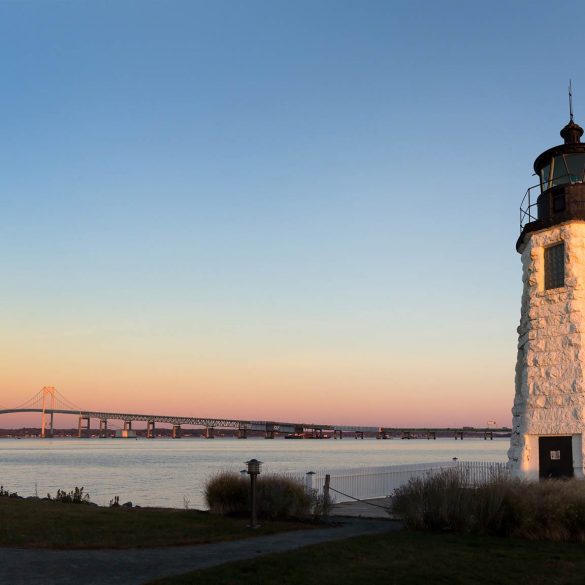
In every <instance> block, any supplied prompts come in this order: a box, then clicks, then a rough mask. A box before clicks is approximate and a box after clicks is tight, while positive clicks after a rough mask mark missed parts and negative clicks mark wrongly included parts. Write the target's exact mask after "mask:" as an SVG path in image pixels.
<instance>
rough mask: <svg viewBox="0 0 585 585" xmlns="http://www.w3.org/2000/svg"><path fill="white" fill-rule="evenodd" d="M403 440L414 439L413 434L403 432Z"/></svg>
mask: <svg viewBox="0 0 585 585" xmlns="http://www.w3.org/2000/svg"><path fill="white" fill-rule="evenodd" d="M400 438H401V439H407V440H409V439H412V433H411V432H410V431H402V435H401V437H400Z"/></svg>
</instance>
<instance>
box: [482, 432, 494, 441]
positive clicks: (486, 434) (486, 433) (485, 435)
mask: <svg viewBox="0 0 585 585" xmlns="http://www.w3.org/2000/svg"><path fill="white" fill-rule="evenodd" d="M488 437H489V438H490V441H493V440H494V433H493V431H485V432H484V434H483V440H484V441H487V438H488Z"/></svg>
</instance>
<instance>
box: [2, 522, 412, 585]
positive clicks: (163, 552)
mask: <svg viewBox="0 0 585 585" xmlns="http://www.w3.org/2000/svg"><path fill="white" fill-rule="evenodd" d="M339 520H340V522H341V523H342V524H341V526H336V527H328V528H322V529H312V530H297V531H292V532H282V533H280V534H272V535H269V536H261V537H257V538H248V539H245V540H236V541H231V542H220V543H217V544H203V545H198V546H181V547H177V546H173V547H166V548H148V549H130V550H46V549H15V548H0V585H80V584H82V585H116V584H124V585H144V583H147V582H148V581H152V580H154V579H157V578H161V577H167V576H170V575H179V574H181V573H186V572H188V571H193V570H195V569H205V568H207V567H213V566H215V565H221V564H222V563H227V562H231V561H239V560H244V559H253V558H256V557H259V556H261V555H266V554H269V553H276V552H284V551H289V550H294V549H296V548H301V547H303V546H307V545H310V544H319V543H322V542H329V541H334V540H342V539H345V538H350V537H352V536H360V535H363V534H381V533H384V532H391V531H394V530H398V529H399V528H400V524H399V523H397V522H391V521H388V520H370V519H353V518H351V519H350V518H345V519H339Z"/></svg>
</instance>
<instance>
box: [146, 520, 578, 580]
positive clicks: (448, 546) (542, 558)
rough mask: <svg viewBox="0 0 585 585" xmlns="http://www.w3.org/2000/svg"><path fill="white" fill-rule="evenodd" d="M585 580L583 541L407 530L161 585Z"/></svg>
mask: <svg viewBox="0 0 585 585" xmlns="http://www.w3.org/2000/svg"><path fill="white" fill-rule="evenodd" d="M584 582H585V546H584V545H583V544H580V543H557V542H543V541H537V542H535V541H527V540H519V539H511V538H495V537H481V536H464V535H459V534H432V533H417V532H407V531H403V532H396V533H392V534H389V535H384V536H364V537H359V538H354V539H350V540H345V541H342V542H336V543H329V544H323V545H316V546H310V547H306V548H304V549H301V550H298V551H294V552H291V553H281V554H274V555H269V556H266V557H263V558H261V559H258V560H254V561H242V562H237V563H230V564H227V565H223V566H220V567H217V568H214V569H207V570H205V571H195V572H193V573H190V574H188V575H184V576H181V577H174V578H167V579H163V580H161V581H156V582H155V583H156V585H189V584H195V583H198V584H200V583H205V585H216V584H222V585H226V584H232V583H234V584H236V583H237V584H238V585H247V584H250V585H251V584H254V585H258V584H262V585H298V584H299V583H302V584H303V585H313V584H314V585H322V584H323V583H352V584H361V583H364V584H367V585H372V584H375V583H383V584H384V585H394V584H396V585H441V584H445V585H470V584H473V585H518V584H525V583H530V585H569V584H582V583H584Z"/></svg>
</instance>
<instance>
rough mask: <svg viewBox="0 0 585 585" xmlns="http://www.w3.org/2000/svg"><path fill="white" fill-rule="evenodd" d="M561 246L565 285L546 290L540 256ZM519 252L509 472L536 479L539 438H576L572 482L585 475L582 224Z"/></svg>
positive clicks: (540, 237)
mask: <svg viewBox="0 0 585 585" xmlns="http://www.w3.org/2000/svg"><path fill="white" fill-rule="evenodd" d="M561 242H564V244H565V286H564V287H563V288H558V289H552V290H544V249H545V248H546V247H548V246H553V245H555V244H558V243H561ZM521 253H522V268H523V274H522V280H523V284H524V289H523V293H522V310H521V318H520V326H519V327H518V359H517V362H516V394H515V397H514V407H513V408H512V416H513V434H512V440H511V444H510V450H509V451H508V457H509V461H510V466H511V468H512V470H513V471H514V472H515V473H517V474H519V475H525V476H528V477H538V436H539V435H573V463H574V467H575V475H577V476H582V475H583V453H582V449H583V447H582V441H581V434H582V432H583V428H584V427H585V384H584V376H583V374H584V369H585V323H584V319H585V222H582V221H570V222H567V223H565V224H562V225H559V226H554V227H552V228H548V229H545V230H541V231H538V232H534V233H532V234H529V235H528V236H527V237H526V238H525V243H524V245H523V249H522V250H521Z"/></svg>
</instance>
